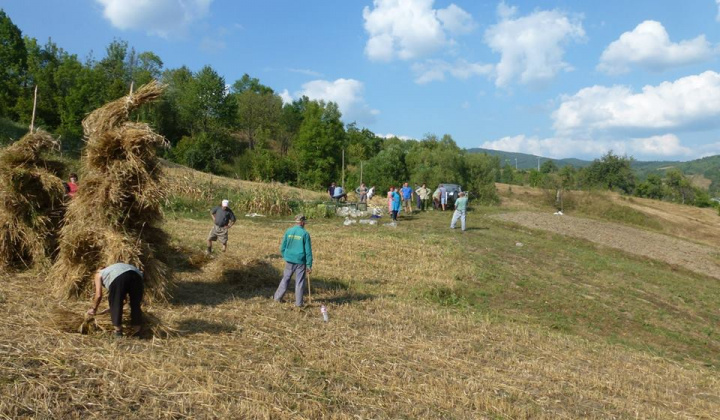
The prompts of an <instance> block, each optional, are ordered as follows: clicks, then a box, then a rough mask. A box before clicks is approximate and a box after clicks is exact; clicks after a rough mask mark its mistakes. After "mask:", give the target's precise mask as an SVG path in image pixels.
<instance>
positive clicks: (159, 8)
mask: <svg viewBox="0 0 720 420" xmlns="http://www.w3.org/2000/svg"><path fill="white" fill-rule="evenodd" d="M96 1H97V2H98V3H100V4H101V5H102V6H103V7H104V10H103V15H104V16H105V18H107V19H108V20H109V21H110V23H111V24H112V25H113V26H115V27H116V28H119V29H122V30H128V29H137V30H144V31H146V32H147V33H148V34H151V35H157V36H160V37H162V38H169V37H172V36H175V35H182V34H183V33H184V32H185V30H186V29H187V27H188V25H189V24H190V23H192V22H193V21H195V20H198V19H202V18H203V17H205V16H206V15H207V14H208V11H209V9H210V4H211V3H212V2H213V0H96Z"/></svg>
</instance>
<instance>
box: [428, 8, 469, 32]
mask: <svg viewBox="0 0 720 420" xmlns="http://www.w3.org/2000/svg"><path fill="white" fill-rule="evenodd" d="M436 14H437V17H438V19H439V20H440V22H442V25H443V27H444V28H445V29H447V30H448V32H453V33H457V34H465V33H469V32H472V30H473V29H475V26H476V24H475V21H474V20H473V18H472V16H471V15H470V13H468V12H466V11H464V10H463V9H461V8H459V7H457V6H456V5H455V4H454V3H453V4H451V5H450V6H448V7H447V9H439V10H438V11H437V13H436Z"/></svg>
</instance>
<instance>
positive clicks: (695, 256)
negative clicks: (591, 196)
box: [492, 212, 720, 279]
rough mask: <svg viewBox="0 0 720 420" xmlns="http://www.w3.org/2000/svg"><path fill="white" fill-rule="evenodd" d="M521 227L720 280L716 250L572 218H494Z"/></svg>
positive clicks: (528, 215) (526, 215)
mask: <svg viewBox="0 0 720 420" xmlns="http://www.w3.org/2000/svg"><path fill="white" fill-rule="evenodd" d="M492 217H494V218H497V219H500V220H504V221H508V222H513V223H517V224H520V225H522V226H525V227H528V228H532V229H540V230H544V231H549V232H553V233H558V234H561V235H566V236H571V237H574V238H581V239H586V240H588V241H591V242H594V243H597V244H600V245H604V246H607V247H610V248H615V249H619V250H622V251H625V252H628V253H630V254H635V255H640V256H643V257H648V258H652V259H654V260H658V261H663V262H666V263H668V264H672V265H677V266H681V267H683V268H686V269H688V270H690V271H694V272H697V273H700V274H704V275H707V276H711V277H714V278H717V279H720V264H718V262H717V249H715V248H712V247H709V246H705V245H700V244H695V243H692V242H688V241H685V240H682V239H678V238H673V237H670V236H666V235H662V234H659V233H653V232H647V231H644V230H641V229H635V228H632V227H629V226H623V225H619V224H615V223H607V222H600V221H597V220H589V219H582V218H578V217H572V216H555V215H552V214H543V213H534V212H517V213H505V214H499V215H496V216H492Z"/></svg>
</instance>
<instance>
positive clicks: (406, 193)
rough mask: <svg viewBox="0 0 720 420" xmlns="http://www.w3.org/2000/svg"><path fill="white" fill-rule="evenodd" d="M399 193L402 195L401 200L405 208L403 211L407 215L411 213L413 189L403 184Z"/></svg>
mask: <svg viewBox="0 0 720 420" xmlns="http://www.w3.org/2000/svg"><path fill="white" fill-rule="evenodd" d="M400 192H401V193H402V200H403V204H404V207H405V211H406V212H408V213H412V193H413V189H412V188H411V187H410V186H409V185H408V183H407V182H406V183H404V184H403V187H402V188H401V189H400Z"/></svg>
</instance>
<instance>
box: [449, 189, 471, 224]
mask: <svg viewBox="0 0 720 420" xmlns="http://www.w3.org/2000/svg"><path fill="white" fill-rule="evenodd" d="M467 201H468V199H467V197H465V193H464V192H460V193H459V194H458V199H457V200H455V213H453V217H452V222H450V229H455V225H456V224H457V221H458V219H460V226H461V227H462V230H463V232H465V212H466V211H467Z"/></svg>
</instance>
